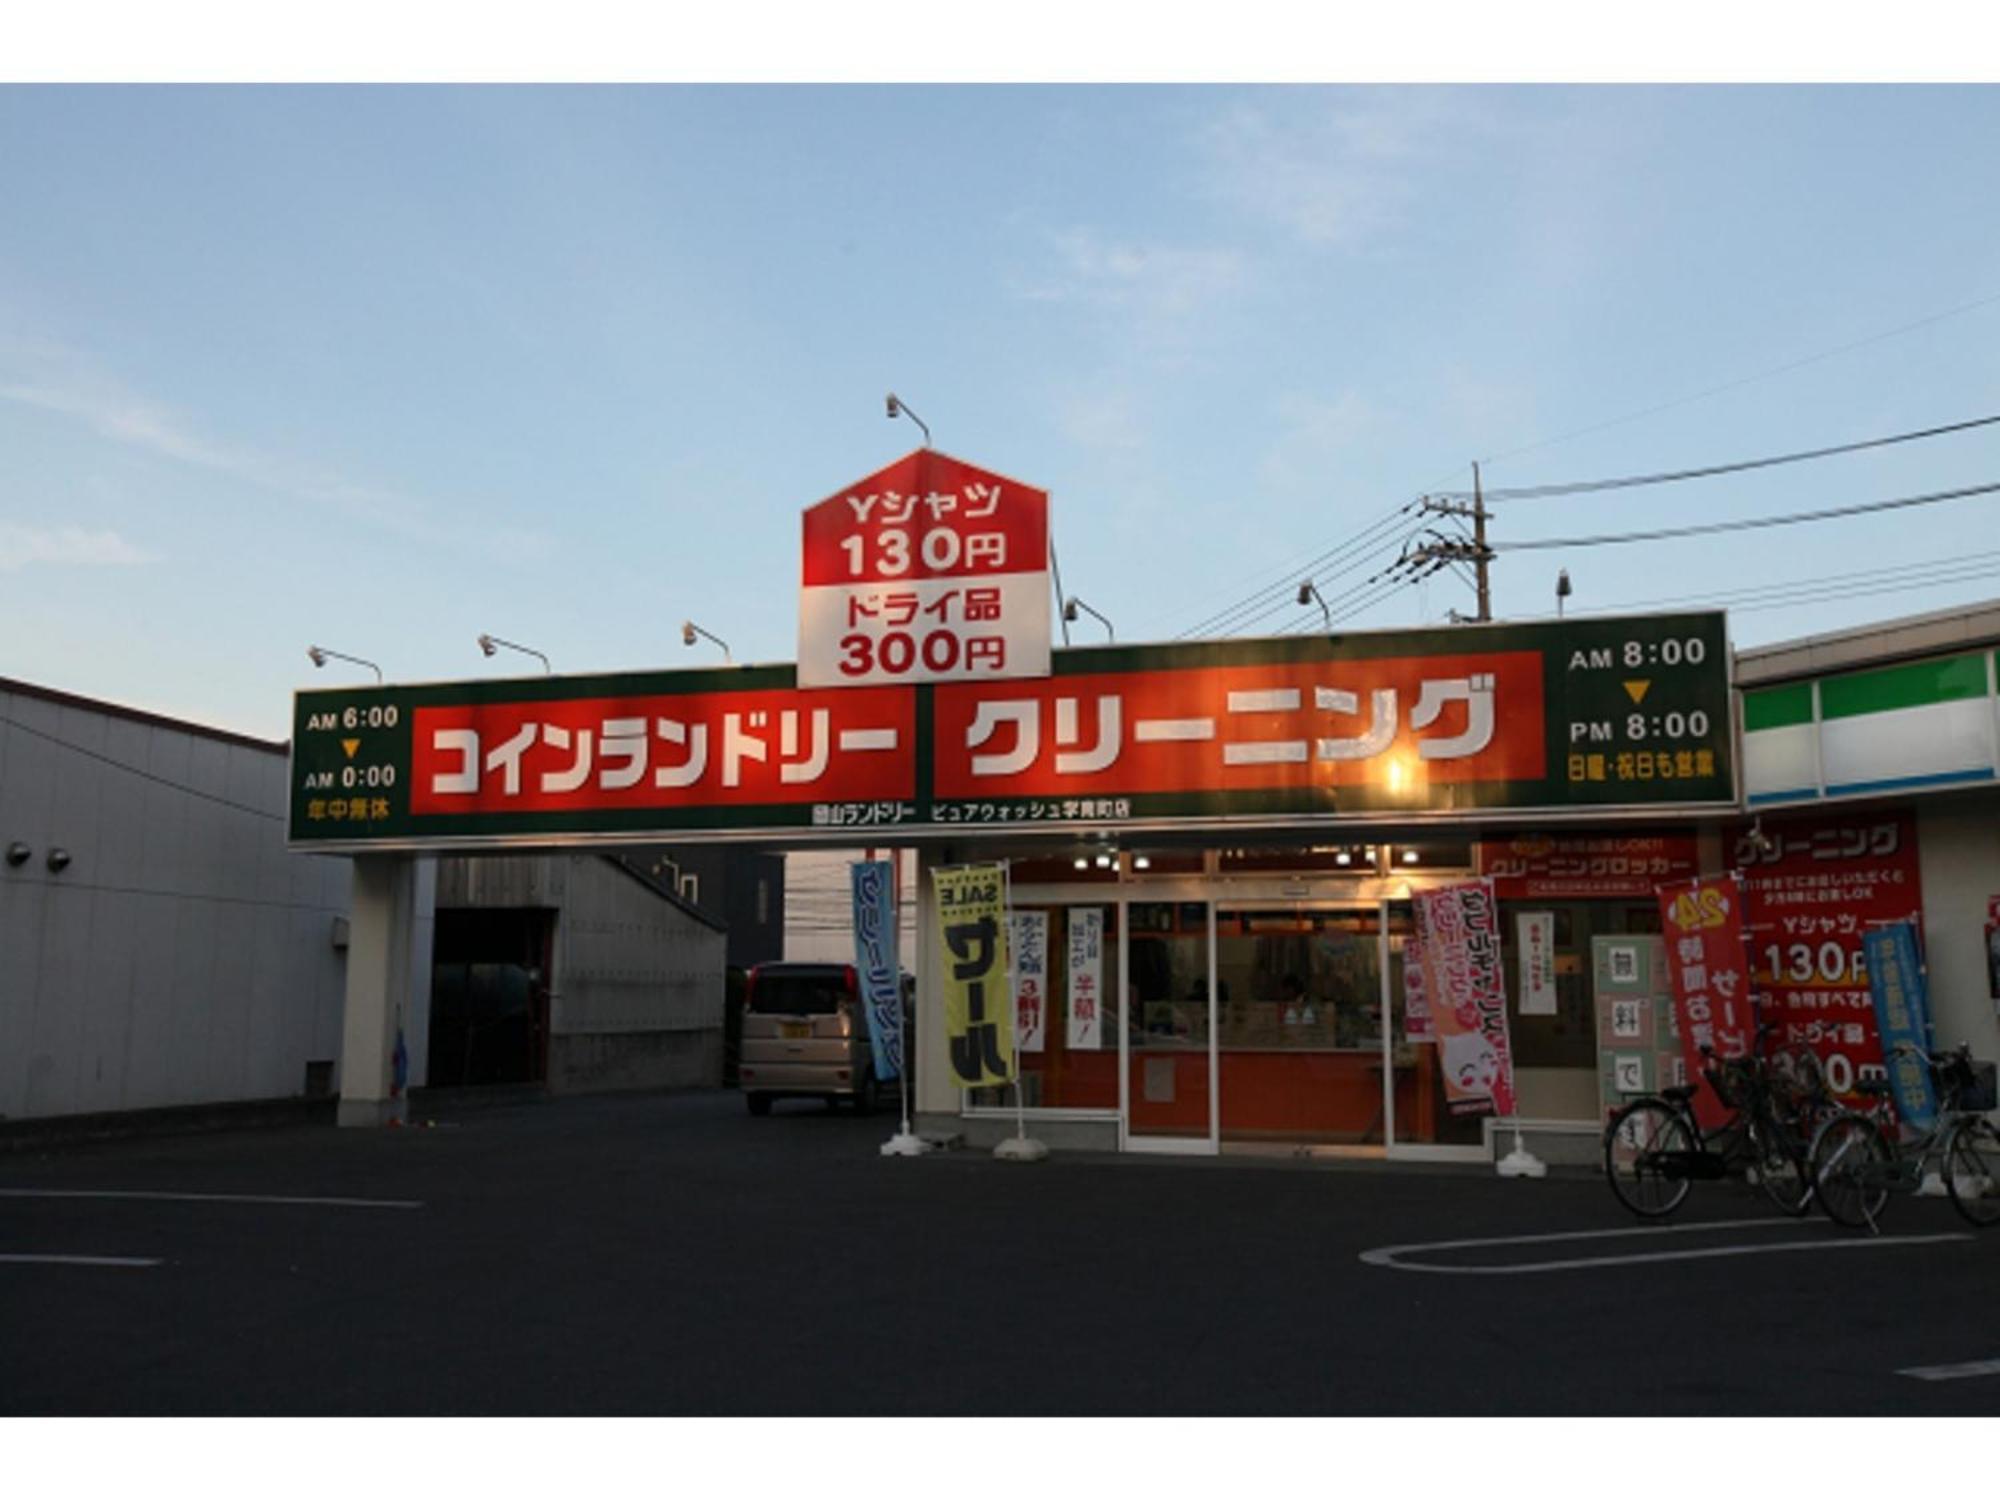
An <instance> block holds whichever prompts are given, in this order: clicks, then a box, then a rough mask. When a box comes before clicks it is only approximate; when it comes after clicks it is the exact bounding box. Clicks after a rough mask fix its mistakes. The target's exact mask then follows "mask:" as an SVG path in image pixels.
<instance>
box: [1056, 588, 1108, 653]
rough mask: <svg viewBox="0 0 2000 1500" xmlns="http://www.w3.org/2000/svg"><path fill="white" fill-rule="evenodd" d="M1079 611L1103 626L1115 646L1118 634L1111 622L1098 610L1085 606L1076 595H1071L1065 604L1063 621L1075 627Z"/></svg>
mask: <svg viewBox="0 0 2000 1500" xmlns="http://www.w3.org/2000/svg"><path fill="white" fill-rule="evenodd" d="M1078 610H1082V611H1083V612H1084V613H1085V614H1087V615H1089V616H1090V617H1091V619H1093V620H1095V621H1097V623H1098V624H1100V625H1102V626H1103V627H1104V633H1105V635H1106V636H1107V637H1109V638H1110V640H1111V641H1112V643H1113V644H1116V643H1117V640H1118V632H1117V631H1115V630H1113V629H1112V628H1111V622H1110V621H1109V620H1107V619H1105V618H1104V616H1103V615H1100V614H1099V613H1098V612H1097V611H1096V610H1094V609H1092V608H1091V607H1090V606H1089V605H1088V604H1085V603H1084V602H1083V601H1082V600H1081V599H1079V598H1077V597H1076V595H1074V594H1071V595H1070V596H1069V598H1068V600H1067V601H1066V602H1065V603H1064V604H1063V619H1065V620H1066V621H1068V622H1069V623H1070V624H1072V625H1074V624H1075V623H1076V612H1077V611H1078Z"/></svg>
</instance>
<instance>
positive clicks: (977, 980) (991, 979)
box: [931, 865, 1014, 1089]
mask: <svg viewBox="0 0 2000 1500" xmlns="http://www.w3.org/2000/svg"><path fill="white" fill-rule="evenodd" d="M931 879H932V881H933V883H934V888H935V890H936V891H937V913H938V945H939V946H938V952H939V956H940V967H941V969H942V970H943V978H944V1026H945V1035H946V1037H947V1038H948V1039H949V1040H950V1043H951V1071H952V1075H953V1077H955V1078H956V1079H957V1080H958V1082H959V1084H960V1086H961V1087H964V1088H969V1089H974V1088H982V1087H985V1086H987V1085H990V1084H1001V1083H1009V1082H1011V1081H1012V1080H1013V1077H1014V986H1013V980H1012V973H1011V966H1010V965H1009V964H1008V962H1007V873H1006V870H1005V868H1004V867H1003V866H1001V865H960V866H958V867H957V868H956V869H949V870H933V871H932V872H931Z"/></svg>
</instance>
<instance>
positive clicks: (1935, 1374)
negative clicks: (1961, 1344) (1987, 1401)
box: [1896, 1359, 2000, 1380]
mask: <svg viewBox="0 0 2000 1500" xmlns="http://www.w3.org/2000/svg"><path fill="white" fill-rule="evenodd" d="M1896 1373H1897V1374H1898V1375H1907V1376H1909V1377H1910V1378H1911V1379H1912V1380H1967V1379H1970V1378H1971V1377H1972V1376H1974V1375H2000V1359H1975V1360H1970V1361H1968V1362H1967V1363H1965V1364H1962V1365H1917V1366H1915V1367H1914V1368H1912V1369H1908V1370H1898V1371H1897V1372H1896Z"/></svg>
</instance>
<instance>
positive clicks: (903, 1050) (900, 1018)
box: [882, 852, 931, 1156]
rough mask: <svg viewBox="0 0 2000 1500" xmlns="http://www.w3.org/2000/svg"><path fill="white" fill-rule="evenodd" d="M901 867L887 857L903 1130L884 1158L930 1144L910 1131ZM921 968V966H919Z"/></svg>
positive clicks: (894, 1137) (885, 1144)
mask: <svg viewBox="0 0 2000 1500" xmlns="http://www.w3.org/2000/svg"><path fill="white" fill-rule="evenodd" d="M901 875H902V867H901V862H900V860H899V859H898V858H897V856H896V855H895V854H894V853H893V852H892V853H891V854H890V856H889V942H890V946H891V951H892V952H893V953H895V955H896V1092H897V1093H898V1094H899V1095H900V1096H901V1098H902V1102H903V1127H902V1129H900V1130H898V1131H897V1132H896V1133H895V1134H894V1135H892V1136H890V1137H889V1139H888V1140H886V1141H884V1142H883V1143H882V1154H883V1155H884V1156H922V1155H923V1154H924V1153H925V1152H926V1151H928V1150H930V1149H931V1145H930V1142H929V1141H927V1140H925V1139H924V1138H923V1137H922V1136H920V1135H918V1134H917V1133H916V1132H915V1131H914V1130H912V1129H910V1069H911V1067H913V1066H914V1065H915V1062H916V1059H915V1057H914V1056H913V1055H912V1054H911V1051H910V1028H909V1026H908V1025H907V1024H906V1022H907V1020H908V1017H906V1016H905V1015H904V1014H903V977H902V971H903V962H902V954H903V890H902V880H901ZM919 967H921V965H920V966H919Z"/></svg>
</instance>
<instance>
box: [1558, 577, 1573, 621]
mask: <svg viewBox="0 0 2000 1500" xmlns="http://www.w3.org/2000/svg"><path fill="white" fill-rule="evenodd" d="M1569 596H1570V586H1569V569H1568V568H1564V569H1563V570H1562V571H1561V572H1559V573H1557V574H1556V618H1557V619H1558V620H1560V619H1561V618H1562V617H1563V600H1565V599H1567V598H1568V597H1569Z"/></svg>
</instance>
